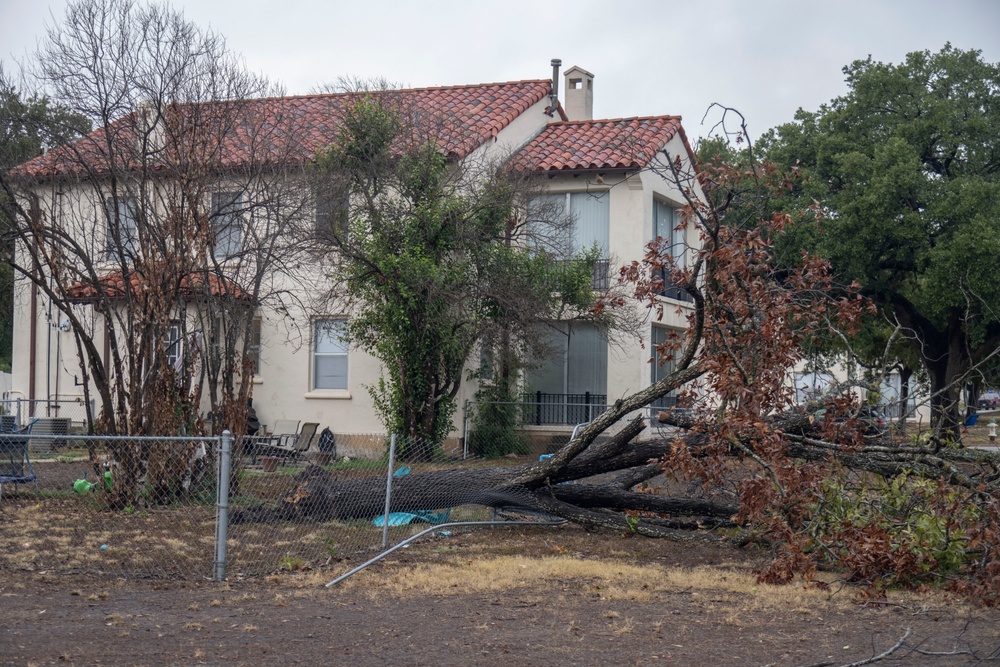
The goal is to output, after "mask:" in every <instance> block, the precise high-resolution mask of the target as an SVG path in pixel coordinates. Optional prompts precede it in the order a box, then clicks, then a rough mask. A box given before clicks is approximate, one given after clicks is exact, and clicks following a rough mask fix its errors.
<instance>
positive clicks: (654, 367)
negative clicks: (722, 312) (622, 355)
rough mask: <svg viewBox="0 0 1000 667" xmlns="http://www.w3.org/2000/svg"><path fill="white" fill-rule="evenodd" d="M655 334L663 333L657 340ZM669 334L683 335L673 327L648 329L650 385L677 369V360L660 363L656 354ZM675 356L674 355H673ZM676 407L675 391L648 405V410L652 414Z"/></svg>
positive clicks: (657, 325)
mask: <svg viewBox="0 0 1000 667" xmlns="http://www.w3.org/2000/svg"><path fill="white" fill-rule="evenodd" d="M657 332H663V333H662V334H661V336H662V338H661V339H660V340H657ZM671 333H680V334H683V331H681V330H679V329H675V328H673V327H668V326H663V325H659V324H653V325H652V326H651V327H650V332H649V349H650V354H651V357H652V359H651V361H650V364H649V365H650V377H649V383H650V385H654V384H656V383H657V382H659V381H660V380H662V379H663V378H665V377H666V376H668V375H670V374H671V373H673V372H674V371H675V370H676V368H677V358H676V357H675V358H673V359H669V360H667V361H665V362H663V363H661V362H660V357H659V355H658V353H657V346H658V345H660V344H661V343H663V342H665V341H666V340H667V338H669V336H670V334H671ZM675 354H676V353H675ZM676 405H677V390H674V391H671V392H668V393H666V394H664V395H663V396H661V397H659V398H658V399H656V400H655V401H653V402H652V403H650V404H649V407H650V410H652V411H653V412H655V411H657V410H665V409H669V408H672V407H674V406H676Z"/></svg>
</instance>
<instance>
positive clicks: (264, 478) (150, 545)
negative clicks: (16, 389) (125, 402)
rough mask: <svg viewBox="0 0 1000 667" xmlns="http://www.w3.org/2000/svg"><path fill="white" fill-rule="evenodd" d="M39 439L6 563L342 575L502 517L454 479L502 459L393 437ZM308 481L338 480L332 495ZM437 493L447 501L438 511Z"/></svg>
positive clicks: (4, 542) (5, 550) (130, 572)
mask: <svg viewBox="0 0 1000 667" xmlns="http://www.w3.org/2000/svg"><path fill="white" fill-rule="evenodd" d="M4 437H10V436H4V435H2V434H0V439H2V438H4ZM30 443H31V446H30V447H29V450H30V465H31V467H32V469H33V471H34V477H35V478H36V479H35V481H34V482H29V483H26V484H20V485H17V486H14V485H11V484H4V485H3V489H2V497H0V569H8V570H21V571H35V572H48V573H88V574H103V575H111V576H124V577H154V578H171V579H208V578H215V579H221V578H223V577H230V578H231V577H243V576H259V575H263V574H269V573H274V572H279V571H283V570H284V571H289V570H290V571H295V570H303V569H313V568H318V567H326V568H327V569H328V570H329V571H330V573H331V574H333V575H336V574H337V573H338V572H340V571H347V570H349V569H351V568H352V567H354V566H355V565H357V564H358V563H360V562H362V561H364V560H366V559H368V558H370V557H371V556H373V555H374V554H377V553H378V552H380V551H383V550H385V549H388V548H391V546H392V545H394V544H398V543H399V542H401V541H402V540H404V539H406V538H408V537H409V536H411V535H414V534H416V533H417V532H420V531H421V530H424V529H426V528H428V527H429V526H432V525H434V524H435V523H444V522H463V521H470V522H471V521H482V520H489V519H490V518H491V516H492V512H491V510H490V509H489V508H487V507H486V506H485V505H484V504H482V503H479V502H477V500H481V499H479V498H477V497H476V494H477V490H476V489H475V488H473V487H470V488H468V489H466V490H462V489H456V488H449V484H452V481H450V480H455V479H457V478H456V477H455V476H454V473H455V472H456V471H459V470H468V469H470V468H472V469H475V468H490V467H495V466H497V465H500V464H501V461H486V460H481V459H474V458H464V459H463V458H462V456H461V452H459V453H458V455H456V454H455V452H454V451H445V450H444V449H442V448H441V447H438V446H435V445H432V444H428V443H426V442H421V441H412V440H410V441H408V440H403V439H399V440H398V441H396V439H394V438H387V437H386V436H383V435H354V436H343V435H341V436H338V438H337V451H336V452H328V453H320V452H317V451H314V450H312V449H310V450H308V451H306V452H305V453H297V452H295V451H294V450H295V448H294V447H285V446H283V444H284V443H281V442H280V441H276V440H273V439H271V438H246V437H237V438H230V437H229V436H223V437H221V438H208V437H204V438H184V437H177V438H173V437H156V438H153V437H143V438H138V437H135V438H134V437H114V438H112V437H99V436H78V435H77V436H75V435H58V436H55V435H38V436H36V435H34V434H32V435H31V436H30ZM314 446H315V444H314ZM511 463H512V461H511V460H510V459H509V458H508V459H503V460H502V464H503V465H510V464H511ZM484 474H487V475H488V473H487V472H486V471H484ZM411 476H412V477H411ZM467 477H468V476H467V475H462V478H463V479H465V478H467ZM307 480H312V482H310V483H311V484H315V483H317V480H319V483H322V484H325V485H327V486H326V487H325V488H326V489H327V490H328V491H331V493H330V494H328V495H326V496H324V498H325V500H324V503H325V504H323V505H320V504H317V503H316V502H313V501H311V499H310V495H311V494H312V493H314V489H315V487H313V486H310V483H307ZM418 480H419V482H420V484H419V485H415V484H414V482H415V481H418ZM425 481H426V482H425ZM416 486H419V487H420V488H419V499H418V500H413V501H412V502H413V503H414V505H413V506H412V507H408V506H407V505H406V502H408V501H407V500H406V498H407V494H410V497H411V498H412V497H413V495H412V494H413V493H415V492H414V488H415V487H416ZM394 487H397V488H398V489H402V491H401V492H400V493H397V494H396V496H395V497H394V496H393V488H394ZM434 498H441V499H447V504H446V505H444V506H441V507H428V503H433V502H434V500H433V499H434ZM429 499H430V500H429ZM442 502H444V501H443V500H442ZM511 504H512V505H517V498H516V497H512V498H511ZM387 519H388V520H387ZM440 532H441V533H448V531H446V530H442V531H440Z"/></svg>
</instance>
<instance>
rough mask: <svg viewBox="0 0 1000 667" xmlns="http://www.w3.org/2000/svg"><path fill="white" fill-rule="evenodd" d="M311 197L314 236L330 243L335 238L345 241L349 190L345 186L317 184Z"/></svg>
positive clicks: (349, 206)
mask: <svg viewBox="0 0 1000 667" xmlns="http://www.w3.org/2000/svg"><path fill="white" fill-rule="evenodd" d="M313 197H314V199H315V206H314V207H313V231H314V232H315V233H316V238H317V239H319V240H320V241H321V242H323V243H327V244H332V243H333V242H334V240H335V239H336V240H339V241H346V240H347V234H348V231H349V229H350V227H349V224H350V211H351V193H350V191H349V190H348V189H346V188H336V187H326V186H317V187H316V188H315V189H314V191H313ZM334 230H336V233H334ZM338 235H339V236H338Z"/></svg>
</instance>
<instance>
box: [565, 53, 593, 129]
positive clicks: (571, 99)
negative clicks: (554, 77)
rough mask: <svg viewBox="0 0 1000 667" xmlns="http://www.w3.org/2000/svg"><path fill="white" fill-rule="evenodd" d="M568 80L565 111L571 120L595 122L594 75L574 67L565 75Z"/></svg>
mask: <svg viewBox="0 0 1000 667" xmlns="http://www.w3.org/2000/svg"><path fill="white" fill-rule="evenodd" d="M563 76H564V77H565V78H566V92H565V93H563V99H565V100H566V103H565V104H564V105H563V110H564V111H565V112H566V116H567V117H568V118H569V119H570V120H594V75H593V74H591V73H590V72H588V71H587V70H585V69H583V68H582V67H577V66H576V65H574V66H573V67H570V68H569V69H568V70H566V73H565V74H563Z"/></svg>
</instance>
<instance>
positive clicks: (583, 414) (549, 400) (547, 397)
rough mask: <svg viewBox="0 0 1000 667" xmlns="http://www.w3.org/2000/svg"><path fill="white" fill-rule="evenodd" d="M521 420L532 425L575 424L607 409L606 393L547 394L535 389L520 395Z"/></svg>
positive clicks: (590, 418)
mask: <svg viewBox="0 0 1000 667" xmlns="http://www.w3.org/2000/svg"><path fill="white" fill-rule="evenodd" d="M521 403H522V406H523V407H522V410H523V417H522V418H523V421H524V423H525V424H530V425H534V426H544V425H571V424H573V425H575V424H581V423H583V422H589V421H591V420H593V419H594V417H597V416H598V415H600V414H601V413H602V412H604V411H605V410H607V409H608V405H607V403H608V396H607V394H592V393H590V392H589V391H588V392H584V393H582V394H547V393H545V392H541V391H536V392H534V393H526V394H523V395H522V397H521Z"/></svg>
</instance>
